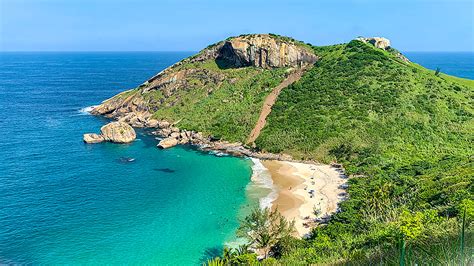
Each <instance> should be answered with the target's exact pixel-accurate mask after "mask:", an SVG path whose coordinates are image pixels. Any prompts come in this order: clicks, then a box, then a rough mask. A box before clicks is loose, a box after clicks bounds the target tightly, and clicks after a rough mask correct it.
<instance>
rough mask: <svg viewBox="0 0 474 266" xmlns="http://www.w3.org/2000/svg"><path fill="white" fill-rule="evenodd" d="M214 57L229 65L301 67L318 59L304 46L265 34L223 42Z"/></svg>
mask: <svg viewBox="0 0 474 266" xmlns="http://www.w3.org/2000/svg"><path fill="white" fill-rule="evenodd" d="M216 59H218V60H224V61H226V62H227V63H228V64H229V66H230V67H245V66H255V67H261V68H275V67H303V66H305V65H309V64H314V63H315V62H316V61H317V60H318V58H317V56H316V55H314V54H313V52H311V51H309V50H307V49H306V48H305V47H302V46H298V45H296V44H294V43H291V42H285V41H282V40H280V39H278V38H274V37H272V36H270V35H265V34H259V35H250V36H242V37H237V38H232V39H230V40H228V41H226V42H224V44H223V45H222V46H221V47H220V48H219V49H218V51H217V56H216Z"/></svg>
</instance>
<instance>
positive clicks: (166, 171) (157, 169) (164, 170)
mask: <svg viewBox="0 0 474 266" xmlns="http://www.w3.org/2000/svg"><path fill="white" fill-rule="evenodd" d="M153 170H155V171H158V172H163V173H174V172H176V171H175V170H173V169H170V168H154V169H153Z"/></svg>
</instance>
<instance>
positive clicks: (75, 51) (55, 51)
mask: <svg viewBox="0 0 474 266" xmlns="http://www.w3.org/2000/svg"><path fill="white" fill-rule="evenodd" d="M316 47H317V46H316ZM204 49H205V48H204ZM202 50H203V49H202ZM199 51H201V50H199ZM199 51H193V50H6V51H5V50H4V51H1V50H0V53H117V52H118V53H143V52H145V53H146V52H160V53H187V52H189V53H193V52H199ZM402 52H403V53H407V52H408V53H474V50H470V51H453V50H447V51H442V50H424V51H423V50H405V51H402Z"/></svg>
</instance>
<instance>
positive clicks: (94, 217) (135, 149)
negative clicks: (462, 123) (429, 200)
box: [0, 53, 474, 265]
mask: <svg viewBox="0 0 474 266" xmlns="http://www.w3.org/2000/svg"><path fill="white" fill-rule="evenodd" d="M190 54H191V53H0V131H1V132H2V134H0V136H1V139H0V158H1V159H2V160H0V263H31V264H58V263H70V264H77V263H90V264H98V263H110V264H119V263H121V264H123V263H126V264H130V263H142V264H144V263H147V264H174V265H193V264H194V265H196V264H200V263H201V262H202V261H204V260H206V259H207V258H209V257H213V256H215V255H219V254H220V250H221V249H222V246H223V244H224V243H226V242H228V241H232V239H233V235H234V232H235V229H236V228H237V226H238V218H239V217H241V216H242V215H243V213H245V211H246V210H248V209H247V208H248V206H247V205H249V204H250V205H253V204H256V198H257V197H258V196H261V194H259V193H258V192H255V190H252V189H251V188H249V180H250V175H251V162H250V161H249V160H245V159H239V158H232V157H216V156H212V155H209V154H206V153H202V152H199V151H197V150H195V149H193V148H192V147H189V146H180V147H175V148H173V149H169V150H159V149H157V148H156V147H155V146H156V144H157V140H156V139H154V137H153V136H150V135H148V133H147V132H146V131H138V139H137V141H135V142H134V143H132V144H130V145H115V144H98V145H86V144H84V143H82V134H83V133H85V132H96V131H98V130H99V128H100V126H101V125H103V124H104V123H106V122H107V120H106V119H103V118H100V117H94V116H90V115H87V114H84V113H83V112H80V110H81V108H84V107H87V106H90V105H94V104H97V103H99V102H100V101H102V100H104V99H106V98H108V97H111V96H113V95H115V94H116V93H118V92H120V91H122V90H124V89H128V88H132V87H135V86H136V85H137V84H140V83H142V82H143V81H144V80H145V79H147V78H148V77H151V76H152V75H154V74H155V73H156V72H158V71H159V70H161V69H164V68H165V67H167V66H169V65H171V64H172V63H174V62H176V61H178V60H179V59H181V58H184V57H186V56H189V55H190ZM449 55H451V56H449ZM473 55H474V54H473V53H468V54H456V53H450V54H448V55H446V54H443V53H438V54H437V53H422V54H416V53H415V54H413V53H407V56H408V57H409V58H410V59H411V60H413V61H415V62H418V63H420V64H422V65H424V66H426V67H429V68H433V69H435V68H436V67H438V66H439V67H441V71H442V72H445V73H448V74H451V75H459V76H463V77H468V78H471V79H472V78H474V67H473V65H472V62H474V60H470V59H471V58H473ZM126 158H134V159H135V161H133V162H127V160H126Z"/></svg>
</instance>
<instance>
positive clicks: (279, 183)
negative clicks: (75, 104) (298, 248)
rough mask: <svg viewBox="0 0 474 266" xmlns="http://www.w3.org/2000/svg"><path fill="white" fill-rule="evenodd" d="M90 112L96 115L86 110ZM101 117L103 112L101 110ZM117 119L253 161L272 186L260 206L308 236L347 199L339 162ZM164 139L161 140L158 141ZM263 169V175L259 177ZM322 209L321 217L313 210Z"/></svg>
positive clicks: (133, 117)
mask: <svg viewBox="0 0 474 266" xmlns="http://www.w3.org/2000/svg"><path fill="white" fill-rule="evenodd" d="M86 111H87V112H89V113H90V114H92V115H98V114H97V113H95V112H94V109H93V110H92V111H89V110H86ZM99 115H100V114H99ZM105 117H108V118H112V119H114V120H119V121H124V122H126V123H128V124H130V125H131V126H132V127H138V128H148V129H152V130H153V131H152V132H151V134H152V135H155V136H156V135H158V136H160V137H163V138H164V140H166V139H174V140H176V141H175V143H173V145H171V146H168V147H162V146H160V144H158V147H161V148H169V147H172V146H175V145H179V144H191V145H193V146H195V147H197V148H198V149H199V150H201V151H207V152H215V153H217V154H228V155H231V156H235V157H246V158H249V159H251V160H252V162H253V167H252V177H251V180H250V182H252V183H254V184H255V185H256V186H260V187H263V188H266V189H269V190H270V193H269V194H268V195H266V196H264V197H261V198H259V205H260V208H266V207H270V208H272V209H273V208H277V209H278V210H279V212H280V213H281V214H282V215H283V216H284V217H285V218H286V219H287V220H290V221H291V220H294V221H295V227H296V231H297V233H298V236H300V237H302V238H304V237H306V236H308V234H309V233H310V231H311V228H313V227H315V226H317V225H318V224H321V223H324V222H325V221H326V220H327V218H329V216H330V215H331V214H333V213H335V212H336V211H337V205H338V204H339V202H341V201H343V200H344V199H345V197H346V194H347V193H346V192H345V188H346V187H347V184H346V181H347V176H346V175H345V174H344V169H343V168H342V165H340V164H331V165H325V164H319V163H317V162H314V161H304V160H295V159H293V158H292V157H291V156H289V155H286V154H273V153H265V152H255V151H252V150H250V149H248V148H246V147H244V146H243V144H242V143H232V142H227V141H224V140H213V139H212V137H204V136H202V133H201V132H194V131H188V130H182V129H179V128H177V127H175V124H176V123H169V122H167V121H157V120H153V119H150V117H151V114H149V113H148V112H145V113H144V114H143V113H142V114H141V115H137V114H136V113H134V112H131V113H129V114H128V115H126V116H123V117H116V116H115V117H114V116H112V117H111V116H108V115H105ZM160 143H161V142H160ZM262 172H263V173H264V172H267V173H265V174H266V175H267V176H266V177H264V178H263V179H262V178H261V177H259V175H261V174H262ZM315 209H317V210H319V211H318V212H319V213H318V215H315V214H314V210H315Z"/></svg>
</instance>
